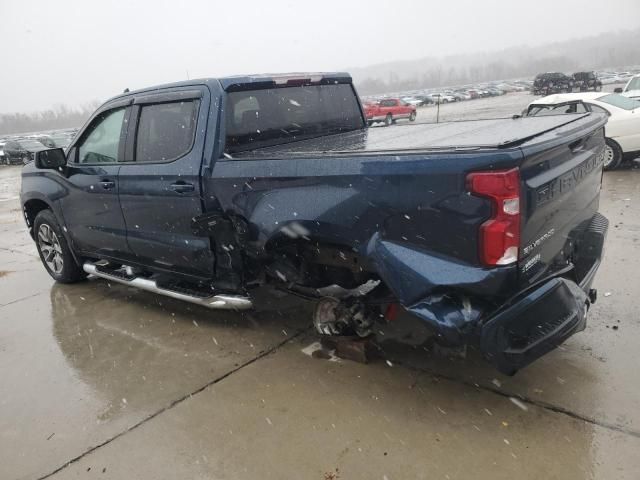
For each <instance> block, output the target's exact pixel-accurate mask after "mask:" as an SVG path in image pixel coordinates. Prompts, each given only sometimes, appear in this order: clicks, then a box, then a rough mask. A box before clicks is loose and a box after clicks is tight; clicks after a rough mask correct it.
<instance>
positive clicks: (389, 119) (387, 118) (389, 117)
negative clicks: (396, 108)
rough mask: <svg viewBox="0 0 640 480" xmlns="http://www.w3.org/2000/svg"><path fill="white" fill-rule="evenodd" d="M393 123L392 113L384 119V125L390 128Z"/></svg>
mask: <svg viewBox="0 0 640 480" xmlns="http://www.w3.org/2000/svg"><path fill="white" fill-rule="evenodd" d="M392 123H393V116H392V115H391V114H390V113H387V116H386V117H384V125H385V127H388V126H389V125H391V124H392Z"/></svg>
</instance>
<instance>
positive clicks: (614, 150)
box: [603, 138, 622, 170]
mask: <svg viewBox="0 0 640 480" xmlns="http://www.w3.org/2000/svg"><path fill="white" fill-rule="evenodd" d="M605 142H606V145H605V147H604V165H603V166H604V169H605V170H615V169H616V168H618V166H619V165H620V162H622V149H621V148H620V145H618V143H617V142H616V141H615V140H611V139H610V138H605Z"/></svg>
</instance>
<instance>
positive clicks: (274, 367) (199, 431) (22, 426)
mask: <svg viewBox="0 0 640 480" xmlns="http://www.w3.org/2000/svg"><path fill="white" fill-rule="evenodd" d="M527 100H530V98H529V99H527ZM509 101H513V99H510V100H509ZM506 108H511V107H505V109H506ZM18 173H19V170H18V169H17V168H2V169H0V184H2V185H7V184H10V185H8V186H5V187H4V188H5V190H4V192H5V198H7V199H8V200H6V201H2V200H3V199H2V198H0V380H1V381H2V383H1V385H2V394H1V395H0V478H2V479H5V478H6V479H39V478H55V479H66V478H101V479H123V478H127V479H128V478H141V479H158V478H171V479H175V478H201V479H255V478H264V479H271V478H273V479H275V478H277V479H283V478H304V479H319V480H323V479H336V478H341V479H381V480H384V479H386V480H394V479H406V478H424V479H433V478H443V479H447V478H449V479H455V478H478V479H485V478H487V479H488V478H491V479H496V478H510V479H512V478H531V479H534V478H536V479H537V478H558V479H574V478H575V479H582V478H603V479H613V478H615V479H620V478H629V479H635V478H638V471H640V457H639V456H638V452H639V451H640V388H639V387H640V374H638V371H637V367H636V365H635V364H636V362H635V358H636V355H637V345H638V339H639V338H640V319H639V318H640V317H638V313H637V300H636V299H637V298H638V295H639V294H640V287H639V286H638V282H637V279H638V273H637V272H638V267H639V263H640V260H638V257H637V255H635V253H636V252H637V251H638V243H639V242H640V214H639V213H638V207H637V205H638V204H639V203H640V170H633V169H630V170H622V171H617V172H611V173H607V174H605V182H604V187H603V195H602V201H601V211H602V212H603V213H604V214H605V215H606V216H607V217H608V218H609V220H610V222H611V227H610V231H609V237H608V240H607V251H606V257H605V261H604V264H603V266H602V267H601V269H600V271H599V272H598V276H597V277H596V283H595V287H597V288H598V289H599V293H600V297H599V300H598V303H597V304H596V305H595V306H594V307H593V308H592V310H591V312H590V315H589V324H588V327H587V330H586V331H585V332H582V333H580V334H578V335H576V336H574V337H573V338H571V339H570V340H569V341H568V342H567V343H566V344H565V345H563V347H562V348H560V349H558V350H556V351H554V352H552V353H551V354H549V355H547V356H546V357H544V358H543V359H541V360H540V361H538V362H536V363H534V364H533V365H531V366H530V367H528V368H526V369H525V370H523V371H521V372H519V373H518V374H517V375H516V376H515V377H511V378H509V377H504V376H501V375H500V374H498V373H496V372H495V371H494V370H493V369H492V368H491V367H489V366H488V365H486V364H485V363H484V362H483V361H482V360H481V359H480V358H479V356H478V355H477V354H476V353H475V352H473V351H470V352H468V355H467V357H466V358H464V359H463V358H454V357H449V356H443V355H440V354H437V352H433V351H431V350H430V349H429V348H426V347H425V346H424V345H423V344H422V340H423V337H422V335H421V334H420V333H421V332H420V330H419V329H418V332H417V333H416V334H414V336H413V337H412V338H403V339H402V340H403V341H402V342H399V341H397V340H387V339H389V338H393V339H398V338H400V337H403V336H404V335H405V333H406V332H407V331H409V330H411V329H410V328H408V322H410V321H411V320H410V319H403V320H402V321H400V322H399V323H398V324H396V325H391V326H389V328H387V329H386V330H385V331H384V332H383V333H384V335H380V339H381V340H382V341H383V347H384V348H385V352H386V355H387V358H388V360H389V362H386V361H384V360H379V361H376V362H374V363H372V364H369V365H361V364H357V363H353V362H349V361H344V360H342V361H329V360H323V359H316V358H312V357H311V356H309V355H307V354H305V353H303V351H302V350H303V349H304V348H305V347H307V346H309V345H310V344H311V343H313V342H314V341H315V338H314V337H313V335H312V334H311V332H310V330H309V328H308V326H309V315H310V314H309V309H310V306H309V305H307V304H305V303H303V302H301V301H299V300H297V299H294V298H290V297H287V296H282V295H280V294H276V293H275V292H267V291H263V292H260V296H261V299H262V300H261V301H260V302H259V309H258V310H257V311H254V312H250V313H245V314H236V313H228V312H211V311H208V310H204V309H201V308H199V307H195V306H190V305H188V304H184V303H180V302H177V301H171V300H169V299H166V298H163V297H158V296H154V295H151V294H147V293H144V292H139V291H136V290H133V289H129V288H127V287H124V286H121V285H116V284H109V282H106V281H102V280H90V281H88V282H85V283H81V284H77V285H55V284H54V283H53V282H52V280H51V279H50V278H49V277H48V275H47V274H46V273H45V271H44V269H43V268H42V267H41V265H40V263H39V260H38V258H37V256H36V251H35V248H34V246H33V244H32V241H31V239H30V238H29V237H28V235H27V234H26V231H25V228H24V225H23V221H22V218H21V216H20V215H21V214H20V211H19V207H18V202H17V200H16V199H15V198H13V199H12V198H11V197H12V196H14V194H15V191H16V190H17V184H16V183H15V182H16V181H17V179H18ZM7 179H15V180H7ZM3 182H4V183H3ZM2 191H3V190H1V189H0V192H2ZM12 192H13V193H12ZM614 327H617V328H615V329H614ZM514 398H515V401H514V400H512V399H514Z"/></svg>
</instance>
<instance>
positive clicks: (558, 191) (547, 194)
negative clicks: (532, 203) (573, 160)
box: [536, 149, 604, 205]
mask: <svg viewBox="0 0 640 480" xmlns="http://www.w3.org/2000/svg"><path fill="white" fill-rule="evenodd" d="M603 162H604V149H603V150H601V151H600V153H598V154H597V155H593V156H592V157H589V159H588V160H585V161H584V162H582V163H581V164H580V165H578V166H577V167H575V168H573V169H571V170H570V171H568V172H567V173H565V174H564V175H561V176H559V177H558V178H556V179H554V180H552V181H551V182H549V183H546V184H545V185H543V186H541V187H540V188H538V190H536V205H544V204H545V203H547V202H549V201H550V200H553V199H554V198H555V197H556V196H557V195H562V194H563V193H566V192H568V191H569V190H573V189H574V188H575V187H576V186H577V185H578V184H579V183H580V182H581V181H582V180H584V179H585V178H586V177H587V176H588V175H589V174H590V173H591V172H592V171H593V170H595V169H596V168H598V167H599V166H600V165H601V164H602V163H603Z"/></svg>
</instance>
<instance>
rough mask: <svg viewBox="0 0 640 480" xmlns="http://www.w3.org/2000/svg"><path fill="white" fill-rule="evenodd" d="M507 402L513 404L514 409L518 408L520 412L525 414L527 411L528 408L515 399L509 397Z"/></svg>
mask: <svg viewBox="0 0 640 480" xmlns="http://www.w3.org/2000/svg"><path fill="white" fill-rule="evenodd" d="M509 400H511V403H513V404H514V405H515V406H516V407H518V408H520V409H521V410H524V411H525V412H526V411H527V410H529V407H527V406H526V405H525V404H524V403H523V402H522V401H521V400H518V399H517V398H515V397H509Z"/></svg>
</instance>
